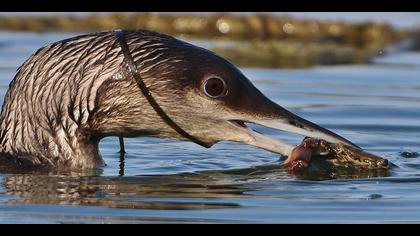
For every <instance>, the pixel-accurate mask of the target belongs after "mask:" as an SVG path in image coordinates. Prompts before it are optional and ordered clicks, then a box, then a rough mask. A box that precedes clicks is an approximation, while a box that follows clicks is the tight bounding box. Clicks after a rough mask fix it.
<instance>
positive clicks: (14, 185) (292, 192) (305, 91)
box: [0, 32, 420, 223]
mask: <svg viewBox="0 0 420 236" xmlns="http://www.w3.org/2000/svg"><path fill="white" fill-rule="evenodd" d="M69 36H72V35H71V34H32V33H25V34H23V33H9V32H0V97H1V98H0V99H1V100H0V102H1V103H2V102H3V97H4V93H5V92H6V90H7V87H8V84H9V83H10V81H11V79H12V78H13V76H14V74H15V70H16V68H17V67H18V66H19V65H21V64H22V63H23V61H24V60H25V59H26V58H27V57H28V56H30V55H31V54H32V53H33V52H35V51H36V49H38V48H39V47H41V46H42V45H44V44H46V43H50V42H54V41H57V40H61V39H63V38H66V37H69ZM201 43H203V44H204V46H207V45H209V44H208V43H207V42H201ZM242 71H243V73H244V74H245V75H246V76H248V77H249V78H250V79H251V80H252V81H253V82H254V83H255V85H256V86H257V87H258V88H259V89H260V90H261V91H262V92H263V93H265V94H266V95H267V96H268V97H269V98H271V99H272V100H274V101H275V102H277V103H279V104H281V105H282V106H284V107H285V108H287V109H289V110H291V111H292V112H294V113H296V114H298V115H300V116H302V117H304V118H306V119H309V120H311V121H313V122H315V123H318V124H319V125H321V126H324V127H326V128H329V129H331V130H332V131H334V132H337V133H339V134H340V135H342V136H344V137H346V138H348V139H350V140H352V141H353V142H355V143H356V144H358V145H360V146H361V147H363V148H364V149H366V150H367V151H369V152H372V153H374V154H376V155H380V156H383V157H385V158H387V159H389V160H390V161H391V162H393V163H394V164H395V165H396V167H394V168H392V169H391V170H390V171H389V172H385V173H384V172H378V171H349V170H345V169H344V170H343V169H338V170H334V171H318V172H317V171H315V172H313V173H310V174H308V175H306V176H293V175H290V174H288V173H287V172H286V171H285V170H284V169H283V168H282V159H281V158H280V156H278V155H276V154H274V153H270V152H266V151H264V150H260V149H257V148H254V147H250V146H246V145H242V144H238V143H232V142H221V143H219V144H217V145H215V146H214V147H212V148H211V149H204V148H202V147H200V146H197V145H196V144H193V143H188V142H180V141H175V140H160V139H154V138H135V139H126V149H127V154H126V155H125V157H124V159H121V158H120V155H119V153H118V151H119V146H118V139H117V138H106V139H104V140H103V141H102V142H101V143H100V151H101V155H102V156H103V158H104V160H105V161H106V163H107V166H106V167H105V168H103V170H102V171H101V172H100V173H91V174H84V175H82V176H80V175H76V174H75V175H36V174H0V222H1V223H147V222H153V223H157V222H175V223H185V222H205V223H207V222H211V223H249V222H254V223H296V222H298V223H326V222H328V223H335V222H342V223H378V222H420V157H415V155H413V157H412V158H407V157H403V156H402V155H401V153H403V152H407V153H414V152H420V109H419V108H420V54H416V53H397V54H391V55H387V56H384V57H382V58H377V59H376V60H375V63H374V64H372V65H356V66H334V67H315V68H311V69H304V70H268V69H253V68H243V69H242ZM255 128H256V129H258V130H259V131H261V132H264V133H267V134H270V135H272V136H274V137H278V138H282V139H283V140H286V141H288V142H290V143H294V144H296V143H299V142H300V141H301V139H302V137H300V136H297V135H291V134H288V133H281V132H277V131H273V130H269V129H265V128H260V127H255Z"/></svg>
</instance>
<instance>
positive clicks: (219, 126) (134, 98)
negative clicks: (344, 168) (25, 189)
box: [0, 30, 357, 169]
mask: <svg viewBox="0 0 420 236" xmlns="http://www.w3.org/2000/svg"><path fill="white" fill-rule="evenodd" d="M126 32H127V33H126V34H125V40H126V41H127V44H128V46H129V50H130V51H131V54H132V57H133V61H134V63H135V66H136V68H137V70H138V73H139V74H140V75H141V77H142V78H143V79H144V82H145V83H146V84H147V87H148V89H149V90H150V91H151V93H152V94H153V97H154V98H155V99H156V101H157V102H158V103H159V106H160V107H161V108H162V109H163V110H164V111H165V112H166V113H167V115H168V116H170V117H171V119H173V120H174V121H175V122H176V123H177V124H178V125H179V126H180V127H182V128H183V129H184V130H186V131H187V132H188V133H189V134H191V135H192V136H194V137H197V138H198V139H199V140H200V141H202V142H203V143H205V144H206V146H207V147H210V146H211V145H213V144H214V143H217V142H219V141H222V140H227V141H236V142H242V143H246V144H250V145H254V146H257V147H260V148H263V149H266V150H268V151H273V152H276V153H280V154H282V155H285V156H289V155H290V153H291V152H292V150H293V148H294V146H293V145H290V144H286V143H284V142H281V141H279V140H274V139H272V138H270V137H268V136H265V135H263V134H260V133H258V132H255V131H253V130H251V129H250V128H248V127H247V126H246V124H245V123H255V124H260V125H264V126H267V127H270V128H275V129H280V130H285V131H290V132H295V133H299V134H302V135H307V136H311V137H316V138H323V139H325V140H328V141H329V142H337V143H343V144H346V145H350V146H354V147H356V148H357V146H355V145H354V144H352V143H351V142H349V141H348V140H346V139H344V138H342V137H340V136H338V135H336V134H334V133H332V132H331V131H329V130H326V129H324V128H322V127H319V126H317V125H315V124H313V123H311V122H309V121H307V120H304V119H302V118H300V117H298V116H296V115H294V114H292V113H290V112H289V111H287V110H286V109H284V108H282V107H281V106H279V105H277V104H275V103H274V102H272V101H271V100H269V99H268V98H267V97H265V96H264V95H263V94H262V93H261V92H260V91H259V90H258V89H257V88H255V87H254V86H253V85H252V83H251V82H250V81H249V80H248V79H247V78H246V77H245V76H244V75H243V74H242V73H241V72H240V71H239V70H238V69H237V68H236V67H235V66H233V65H232V64H231V63H229V62H228V61H226V60H225V59H223V58H221V57H219V56H217V55H215V54H214V53H212V52H210V51H208V50H205V49H202V48H199V47H196V46H194V45H191V44H188V43H185V42H183V41H180V40H177V39H175V38H173V37H170V36H167V35H163V34H159V33H155V32H150V31H142V30H138V31H126ZM124 59H125V58H124V55H123V53H122V51H121V47H120V45H119V44H118V41H117V40H116V38H115V35H114V33H113V32H100V33H95V34H89V35H82V36H78V37H74V38H71V39H67V40H63V41H60V42H56V43H53V44H51V45H48V46H46V47H43V48H41V49H40V50H38V51H37V52H36V53H35V54H34V55H33V56H31V57H30V58H29V59H28V60H27V61H26V62H25V63H24V64H23V65H22V66H21V67H20V68H19V69H18V73H17V74H16V76H15V78H14V79H13V81H12V82H11V83H10V87H9V90H8V91H7V93H6V96H5V99H4V103H3V108H2V113H1V115H0V155H1V157H0V165H1V164H2V163H11V164H12V165H16V166H28V167H31V166H34V167H37V168H38V167H45V166H47V167H51V166H52V167H57V168H58V167H62V168H71V169H75V168H94V167H98V166H101V165H102V164H103V162H102V159H101V157H100V155H99V150H98V143H99V141H100V140H101V139H102V138H104V137H107V136H120V137H138V136H151V137H159V138H176V139H180V140H186V139H185V137H183V136H182V135H179V133H178V132H176V131H175V130H174V129H172V128H171V127H170V126H168V125H167V124H166V123H165V122H164V121H163V120H162V119H161V118H160V117H159V115H158V114H157V113H156V112H155V110H154V109H153V108H152V107H151V106H150V104H149V102H148V101H147V99H146V98H145V97H144V94H142V92H141V91H140V90H139V89H138V87H137V84H136V81H135V80H134V79H133V75H132V71H130V68H128V67H127V65H126V62H125V61H124Z"/></svg>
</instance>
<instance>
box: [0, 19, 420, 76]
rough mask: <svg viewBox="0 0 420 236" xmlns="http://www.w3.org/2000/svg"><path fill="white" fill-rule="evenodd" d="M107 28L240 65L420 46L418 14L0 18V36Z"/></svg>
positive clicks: (348, 57) (318, 61)
mask: <svg viewBox="0 0 420 236" xmlns="http://www.w3.org/2000/svg"><path fill="white" fill-rule="evenodd" d="M115 28H124V29H147V30H152V31H158V32H161V33H166V34H170V35H173V36H177V37H180V38H183V39H186V40H193V41H194V42H195V43H198V44H200V45H201V46H204V47H207V48H209V49H210V50H213V51H215V52H216V53H219V54H220V55H222V56H224V57H225V58H227V59H228V60H231V61H232V62H233V63H235V64H236V65H238V66H243V67H266V68H301V67H309V66H313V65H335V64H366V63H369V62H371V59H372V58H373V57H376V56H380V55H383V54H384V53H385V52H388V51H390V50H388V51H384V50H385V49H393V50H395V49H398V50H419V48H420V44H419V37H420V36H419V35H420V34H419V31H420V30H419V28H420V14H418V13H410V12H403V13H397V12H391V13H389V12H388V13H383V12H338V13H334V12H289V13H284V12H276V13H252V12H249V13H209V12H204V13H202V12H201V13H200V12H197V13H183V12H179V13H87V12H70V13H65V12H61V13H42V12H41V13H28V12H24V13H6V12H3V13H0V30H4V31H26V32H28V31H30V32H36V33H48V32H69V33H72V34H77V33H81V32H94V31H101V30H110V29H115ZM390 46H392V47H390ZM388 47H390V48H388Z"/></svg>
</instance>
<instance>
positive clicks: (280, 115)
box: [231, 104, 360, 156]
mask: <svg viewBox="0 0 420 236" xmlns="http://www.w3.org/2000/svg"><path fill="white" fill-rule="evenodd" d="M272 111H273V112H270V113H271V114H269V115H261V114H259V115H257V116H255V115H253V116H252V117H257V118H250V117H248V118H245V117H243V118H244V119H240V120H231V123H233V124H234V125H235V126H236V128H237V129H241V131H242V132H246V133H247V134H248V137H252V138H248V139H246V140H241V142H243V143H246V144H249V145H253V146H257V147H260V148H263V149H266V150H268V151H272V152H276V153H280V154H282V155H284V156H289V155H290V153H291V151H292V150H293V148H294V146H293V145H290V144H287V143H285V142H284V141H281V140H278V139H274V138H271V137H269V136H266V135H264V134H261V133H258V132H256V131H254V130H252V129H251V128H249V127H248V126H246V123H253V124H257V125H262V126H265V127H268V128H273V129H276V130H280V131H287V132H291V133H295V134H300V135H304V136H307V137H311V138H316V139H323V140H326V141H327V142H330V143H342V144H345V145H349V146H352V147H355V148H358V149H360V148H359V147H358V146H357V145H355V144H353V143H352V142H350V141H349V140H347V139H345V138H343V137H341V136H339V135H338V134H336V133H333V132H331V131H330V130H328V129H325V128H323V127H321V126H319V125H316V124H314V123H312V122H310V121H308V120H305V119H303V118H301V117H299V116H297V115H295V114H293V113H291V112H289V111H288V110H286V109H284V108H282V107H281V106H279V105H277V104H275V109H273V110H272Z"/></svg>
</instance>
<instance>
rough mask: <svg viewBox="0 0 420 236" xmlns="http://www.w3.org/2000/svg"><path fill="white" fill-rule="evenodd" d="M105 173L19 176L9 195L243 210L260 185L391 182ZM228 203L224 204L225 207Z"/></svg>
mask: <svg viewBox="0 0 420 236" xmlns="http://www.w3.org/2000/svg"><path fill="white" fill-rule="evenodd" d="M119 175H120V176H119V177H104V176H100V173H93V174H92V173H89V174H86V173H13V174H8V175H6V178H5V179H4V182H3V185H4V186H5V187H6V189H7V192H5V193H3V194H6V195H12V196H16V197H17V198H12V200H9V201H8V202H7V203H8V204H59V205H82V206H102V207H114V208H133V209H166V210H194V209H216V208H236V207H240V205H239V204H238V203H237V201H235V200H233V199H234V198H244V197H249V195H248V194H247V193H249V192H252V191H258V190H260V189H262V188H263V187H262V185H259V184H258V183H266V182H276V181H285V180H293V179H305V180H324V179H334V178H370V177H383V176H387V175H388V172H387V171H385V172H383V171H373V170H371V171H368V170H349V169H334V170H331V169H330V170H326V169H323V168H322V165H314V167H313V168H312V169H310V170H308V171H307V172H305V173H303V174H302V175H299V176H296V175H290V174H289V173H287V172H286V170H285V169H284V168H282V166H281V165H280V164H270V165H262V166H257V167H252V168H245V169H236V170H225V171H202V172H196V173H180V174H174V175H166V176H165V175H162V176H123V175H124V155H121V161H120V170H119ZM221 200H222V201H221Z"/></svg>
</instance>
